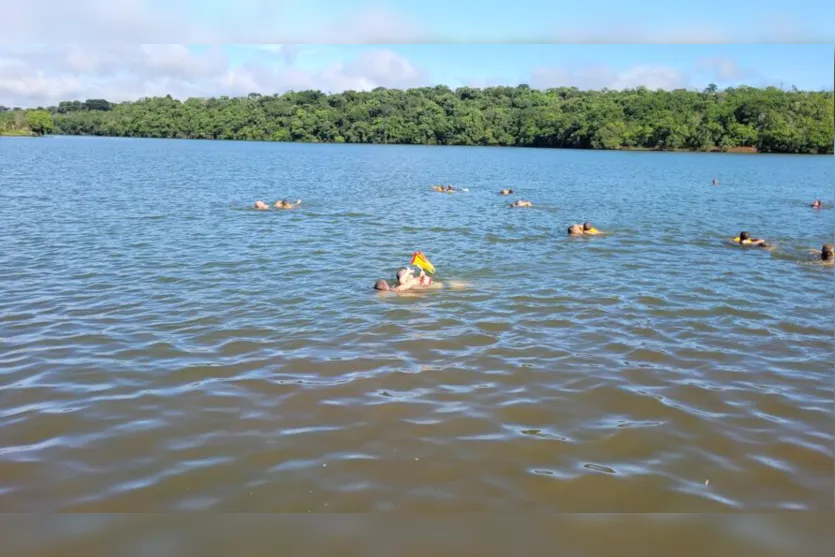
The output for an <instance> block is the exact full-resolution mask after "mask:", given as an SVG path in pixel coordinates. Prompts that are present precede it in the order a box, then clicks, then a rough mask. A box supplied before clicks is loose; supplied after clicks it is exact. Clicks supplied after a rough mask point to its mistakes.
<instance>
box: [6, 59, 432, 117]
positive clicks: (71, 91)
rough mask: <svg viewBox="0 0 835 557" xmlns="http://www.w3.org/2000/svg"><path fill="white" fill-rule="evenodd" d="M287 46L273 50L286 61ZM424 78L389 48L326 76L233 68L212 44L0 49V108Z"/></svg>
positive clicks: (262, 65) (261, 64)
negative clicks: (66, 101)
mask: <svg viewBox="0 0 835 557" xmlns="http://www.w3.org/2000/svg"><path fill="white" fill-rule="evenodd" d="M276 46H277V45H276ZM285 46H286V45H281V48H276V47H273V48H271V49H268V51H271V52H275V53H277V54H278V55H281V56H285V55H287V54H288V53H287V52H286V51H285V50H284V47H285ZM427 79H428V78H427V75H426V73H425V71H423V70H422V69H421V68H418V67H417V66H415V65H414V64H412V63H411V62H410V61H409V60H407V59H405V58H403V57H402V56H400V55H399V54H398V53H396V52H394V51H392V50H389V49H374V50H367V51H363V52H361V53H360V54H359V55H357V56H356V57H354V58H353V59H350V60H346V61H340V62H335V63H333V64H331V65H330V66H328V67H326V68H324V69H323V70H321V71H306V70H303V69H301V68H298V67H296V66H293V65H292V64H286V63H285V64H276V63H269V62H266V61H256V62H251V63H249V64H244V65H239V66H235V65H232V64H231V62H230V60H229V57H228V56H227V55H226V53H225V52H224V50H223V48H222V47H214V46H210V47H207V48H205V49H201V50H199V51H197V50H192V49H188V48H186V47H185V46H183V45H179V44H157V45H115V46H114V45H96V46H90V45H77V44H76V45H46V46H43V45H40V46H28V47H21V46H14V47H10V48H3V47H0V105H4V106H23V107H31V106H46V105H54V104H56V103H57V102H59V101H62V100H76V99H78V100H83V99H87V98H105V99H108V100H110V101H114V102H119V101H123V100H135V99H137V98H140V97H145V96H164V95H167V94H170V95H171V96H172V97H175V98H180V99H185V98H188V97H192V96H194V97H209V96H218V95H230V96H237V95H246V94H248V93H251V92H257V93H262V94H272V93H282V92H285V91H287V90H291V89H294V90H303V89H321V90H323V91H330V92H340V91H344V90H346V89H354V90H370V89H373V88H375V87H380V86H382V87H397V88H407V87H414V86H420V85H425V84H426V83H427Z"/></svg>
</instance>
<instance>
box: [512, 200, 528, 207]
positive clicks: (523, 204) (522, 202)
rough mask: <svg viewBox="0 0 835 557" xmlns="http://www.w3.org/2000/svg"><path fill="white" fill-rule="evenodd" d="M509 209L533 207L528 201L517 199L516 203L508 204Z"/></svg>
mask: <svg viewBox="0 0 835 557" xmlns="http://www.w3.org/2000/svg"><path fill="white" fill-rule="evenodd" d="M510 206H511V207H533V203H531V202H530V201H525V200H524V199H519V200H518V201H514V202H513V203H511V204H510Z"/></svg>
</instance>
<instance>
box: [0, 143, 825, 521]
mask: <svg viewBox="0 0 835 557" xmlns="http://www.w3.org/2000/svg"><path fill="white" fill-rule="evenodd" d="M0 158H2V160H4V161H13V162H12V164H11V165H9V164H6V165H5V166H7V167H9V169H8V171H6V172H4V174H3V176H2V177H0V223H2V224H0V226H1V227H2V231H3V232H4V234H3V237H4V238H5V239H6V240H7V241H6V249H4V250H3V251H2V252H0V274H1V275H2V284H3V296H2V297H0V342H2V350H0V369H2V372H0V373H2V377H3V379H4V381H3V382H2V384H0V401H2V403H1V404H0V425H1V426H2V431H3V437H2V442H0V509H3V510H4V511H7V512H34V511H57V510H61V511H85V512H145V511H182V510H217V511H230V512H256V511H259V512H298V513H307V512H311V513H319V512H366V511H384V510H395V511H436V510H444V511H486V510H495V511H509V510H514V511H518V510H521V509H525V510H528V509H533V510H552V511H577V512H580V511H588V512H631V511H636V512H711V511H723V510H745V511H753V510H776V509H815V510H819V509H831V506H832V492H833V487H834V486H833V476H832V467H833V452H832V447H833V431H832V398H833V382H832V361H833V342H832V340H833V334H834V333H835V331H834V328H833V315H832V305H831V298H832V295H831V292H832V290H831V285H832V282H831V281H832V269H831V267H824V266H822V265H819V264H815V263H814V261H813V259H814V258H813V257H812V256H809V257H807V255H808V253H809V252H808V250H812V249H820V248H819V246H820V245H822V244H823V243H831V242H832V238H833V233H832V230H833V221H832V218H833V213H832V212H831V211H814V210H812V209H810V208H809V207H808V202H809V200H810V199H812V198H813V197H814V195H815V192H817V191H824V190H822V189H821V188H823V187H826V188H831V186H830V184H831V183H832V169H831V160H830V159H828V158H824V157H820V158H818V157H789V156H783V157H770V156H756V157H751V156H734V155H698V154H659V153H611V152H606V153H604V152H577V151H546V150H527V149H476V148H424V147H396V146H377V147H371V146H350V145H347V146H345V145H334V146H327V145H285V144H255V143H252V144H249V143H235V142H225V143H223V142H206V141H204V142H196V141H195V142H191V141H163V140H159V141H157V140H124V139H123V140H119V139H90V138H86V139H85V138H56V139H54V140H52V141H49V142H39V141H16V140H8V139H7V140H6V141H3V142H2V143H0ZM44 160H46V161H49V163H48V164H42V163H37V161H44ZM114 161H119V163H118V164H114ZM714 176H718V177H720V179H721V184H722V185H721V186H720V187H711V186H710V179H711V178H712V177H714ZM438 179H441V181H443V182H444V183H452V184H454V185H456V187H462V188H464V187H466V188H467V189H468V190H469V191H468V192H462V193H461V194H460V195H445V196H442V195H436V194H435V192H433V191H432V190H431V187H430V186H431V183H432V182H433V181H437V180H438ZM764 184H767V185H768V186H767V187H765V186H764ZM502 187H512V188H513V189H514V192H515V193H514V196H516V195H517V194H518V196H519V197H520V198H523V199H530V200H531V201H533V203H534V207H532V208H530V209H528V210H525V211H513V210H509V209H508V207H507V204H506V199H507V198H506V197H502V196H497V195H496V192H497V191H498V190H499V189H501V188H502ZM285 197H287V198H291V197H292V198H294V199H295V198H297V197H301V198H302V199H303V200H304V204H303V205H302V206H301V207H299V208H298V209H296V210H293V211H276V210H272V211H255V210H250V209H248V207H249V206H251V204H252V203H253V202H254V200H256V199H263V200H265V201H269V202H272V201H274V200H275V199H282V198H285ZM514 198H515V197H514ZM586 220H591V221H592V222H594V224H595V226H596V227H598V228H600V229H601V230H605V231H606V232H607V234H605V235H601V236H595V237H583V238H569V237H568V236H567V234H566V229H567V227H568V225H570V224H571V223H575V222H584V221H586ZM739 230H751V231H756V234H757V235H760V236H762V237H765V238H767V239H769V241H771V242H773V243H774V244H775V245H776V246H777V248H776V249H775V250H773V251H771V252H768V251H765V250H749V249H738V247H735V246H730V245H728V244H727V239H728V238H730V237H733V235H735V234H737V233H738V232H739ZM732 248H735V249H732ZM416 250H422V251H424V253H426V255H427V256H428V257H429V259H430V260H431V261H432V263H433V264H434V265H435V266H436V268H437V269H438V272H437V274H436V279H437V280H439V281H441V282H445V283H447V284H448V285H449V286H455V288H445V289H442V290H437V291H431V292H419V293H413V294H409V295H406V294H404V295H383V294H380V293H376V292H375V291H374V290H372V285H373V283H374V281H375V280H376V279H378V278H387V279H390V278H391V277H392V275H393V274H394V273H395V272H396V270H397V269H398V268H399V267H401V266H403V265H404V264H407V263H408V262H409V259H410V257H411V254H412V252H413V251H416Z"/></svg>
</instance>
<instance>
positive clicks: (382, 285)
mask: <svg viewBox="0 0 835 557" xmlns="http://www.w3.org/2000/svg"><path fill="white" fill-rule="evenodd" d="M374 290H390V287H389V283H387V282H386V281H384V280H383V279H380V280H378V281H377V282H375V283H374Z"/></svg>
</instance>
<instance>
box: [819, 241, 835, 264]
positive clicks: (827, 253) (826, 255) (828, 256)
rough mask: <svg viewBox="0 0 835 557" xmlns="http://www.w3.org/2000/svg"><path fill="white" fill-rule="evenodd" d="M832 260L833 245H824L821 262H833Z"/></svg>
mask: <svg viewBox="0 0 835 557" xmlns="http://www.w3.org/2000/svg"><path fill="white" fill-rule="evenodd" d="M832 258H833V252H832V244H824V245H823V247H822V248H821V261H831V260H832Z"/></svg>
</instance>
